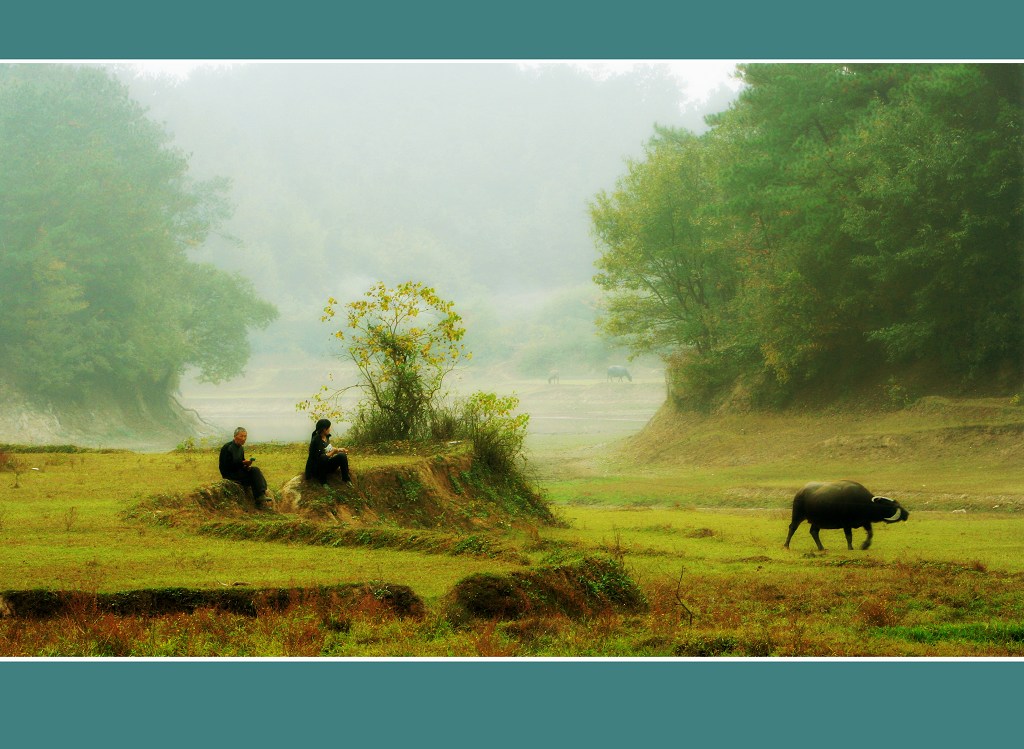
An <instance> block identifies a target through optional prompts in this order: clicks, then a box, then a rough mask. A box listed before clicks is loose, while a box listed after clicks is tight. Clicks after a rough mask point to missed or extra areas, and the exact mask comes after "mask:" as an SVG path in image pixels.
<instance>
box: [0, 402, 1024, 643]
mask: <svg viewBox="0 0 1024 749" xmlns="http://www.w3.org/2000/svg"><path fill="white" fill-rule="evenodd" d="M562 387H563V391H565V390H566V389H567V388H568V389H569V391H568V392H565V393H564V394H559V395H558V396H557V397H558V399H559V402H560V403H565V402H568V403H569V405H568V407H567V410H568V412H569V413H576V414H579V413H580V412H581V411H580V408H581V406H580V404H581V403H583V402H585V401H587V402H596V401H599V400H600V399H602V398H604V399H609V398H611V397H612V395H614V393H615V392H616V391H614V390H611V389H610V386H607V385H604V384H601V383H596V384H595V383H591V384H581V385H579V387H578V392H576V393H573V392H571V388H573V387H574V386H573V385H572V384H571V383H570V384H568V385H563V386H562ZM552 392H554V391H538V392H537V393H536V394H535V395H533V396H530V397H532V399H533V401H534V404H535V405H537V404H541V411H544V407H543V401H544V399H545V398H549V399H553V398H554V397H555V396H553V395H551V393H552ZM618 392H621V393H626V392H627V391H623V390H620V391H618ZM621 398H624V399H625V401H624V402H619V403H611V404H610V406H609V408H610V409H611V411H606V412H604V414H603V415H602V413H601V412H599V411H595V413H596V414H597V416H596V418H595V420H594V422H593V423H592V424H591V426H590V428H583V429H578V430H577V431H575V432H574V431H572V430H569V429H566V428H564V425H563V424H562V423H561V420H560V419H558V418H551V419H549V420H548V422H547V423H549V424H556V425H557V428H553V429H539V430H535V432H534V433H533V434H532V435H531V438H530V442H529V450H530V461H529V467H530V471H531V472H532V473H533V475H534V476H535V480H536V482H537V484H538V485H539V486H540V488H541V489H542V491H543V492H544V493H545V494H546V496H547V498H548V499H549V500H550V501H551V502H552V504H553V506H554V508H555V512H556V515H557V516H559V517H560V518H561V520H562V521H563V523H562V524H561V526H549V525H543V524H536V523H518V524H515V525H514V526H513V527H508V528H506V529H504V530H500V531H494V532H493V533H495V534H496V535H498V536H500V540H501V543H503V544H505V545H507V546H510V547H513V548H515V549H517V550H518V551H519V552H520V553H521V555H522V557H523V559H524V560H528V561H529V564H526V565H523V564H521V563H516V562H515V561H508V560H507V559H495V558H489V557H486V556H479V555H478V556H474V555H472V554H463V555H452V554H426V553H418V552H412V551H398V550H394V549H386V548H385V549H371V548H366V547H360V546H339V547H336V548H335V547H324V546H316V545H309V544H303V543H271V542H262V541H234V540H223V539H219V538H215V537H211V536H208V535H200V534H197V533H194V532H193V531H192V530H191V529H189V528H186V527H177V526H173V525H171V526H167V525H158V524H152V523H144V522H139V521H138V520H133V519H131V518H129V517H127V516H126V514H125V511H126V510H128V509H129V508H131V507H132V506H134V505H136V504H138V503H139V502H142V501H143V500H145V499H147V498H149V497H152V496H153V495H163V494H175V493H186V492H189V491H192V490H194V489H195V488H196V487H197V486H199V485H203V484H208V483H210V482H214V481H216V480H217V478H218V476H217V474H216V465H215V464H216V454H215V452H214V451H213V450H212V449H199V450H172V451H170V452H165V453H152V454H140V453H132V452H116V451H111V452H19V453H8V455H9V457H12V458H13V459H14V460H16V461H17V463H18V470H17V471H16V472H15V471H11V470H8V471H5V472H2V473H0V590H24V589H29V588H44V589H51V590H79V591H86V592H93V593H104V592H113V591H124V590H132V589H141V588H165V587H173V586H182V587H188V588H197V589H217V588H227V587H231V586H237V585H238V584H244V585H245V586H252V587H263V588H267V587H291V588H303V587H310V586H318V585H334V584H338V583H349V582H352V583H375V584H380V583H391V584H400V585H405V586H409V587H410V588H411V589H412V590H413V591H415V592H416V594H417V595H419V596H420V597H421V598H422V600H423V602H424V606H425V610H426V614H425V615H424V616H422V617H419V618H406V619H403V618H399V617H394V616H390V615H388V614H387V613H386V612H383V611H382V610H380V609H379V608H375V607H373V606H363V607H361V608H359V607H357V608H356V609H353V610H345V611H343V612H337V611H333V612H332V611H325V610H324V609H322V608H317V607H308V606H301V605H296V606H295V607H293V608H291V609H288V610H284V611H265V612H261V613H260V614H259V615H258V616H255V617H252V616H243V615H239V614H229V613H224V612H214V611H208V610H200V611H197V612H195V613H193V614H174V615H167V616H159V617H157V616H153V617H145V616H135V617H133V616H120V617H114V616H111V615H110V614H104V613H102V612H99V611H95V610H88V609H87V608H86V609H82V610H78V611H76V612H74V613H73V614H69V615H66V616H63V617H59V618H56V619H50V620H45V621H35V620H25V619H22V618H17V617H7V618H0V655H4V656H10V655H40V656H45V655H72V656H74V655H135V656H145V655H170V656H183V655H187V656H223V655H243V656H277V655H286V656H288V655H303V656H350V655H360V656H384V655H388V656H478V655H484V656H597V655H600V656H673V657H707V656H756V657H761V656H765V657H767V656H1001V657H1006V656H1019V655H1021V654H1024V554H1022V552H1024V515H1022V511H1024V477H1022V476H1021V472H1020V466H1021V465H1022V463H1021V457H1022V456H1021V448H1022V445H1024V440H1022V425H1024V412H1022V410H1021V409H1020V408H1019V407H1016V406H1012V405H1010V404H1009V403H1001V402H998V401H972V402H953V401H943V400H940V399H928V400H926V401H924V402H920V403H918V404H917V405H915V406H914V407H912V408H910V409H907V410H905V411H901V412H894V413H891V414H882V415H878V414H851V413H835V414H828V415H826V416H820V415H812V414H803V415H801V414H788V415H785V416H777V415H776V416H770V415H721V416H715V417H704V416H696V415H689V416H685V417H678V416H670V415H668V414H666V413H663V412H659V413H658V414H657V415H655V417H654V418H653V420H652V421H651V423H650V424H649V425H648V426H647V427H646V428H645V429H644V430H643V431H638V430H637V426H636V424H635V422H634V421H633V420H632V419H634V418H635V417H636V415H637V414H640V413H642V412H643V409H644V408H647V407H648V406H649V404H650V401H651V399H652V396H651V394H649V393H648V394H640V395H638V394H637V392H636V391H633V393H630V394H626V395H623V396H621ZM630 398H632V399H634V400H630ZM637 398H639V399H640V400H642V403H641V402H639V401H637V400H636V399H637ZM554 410H555V409H553V408H548V410H547V412H546V413H547V414H548V415H549V416H550V415H552V413H553V411H554ZM609 412H614V413H617V414H620V415H619V416H618V417H607V413H609ZM621 414H628V416H621ZM555 416H557V414H555ZM616 419H618V420H616ZM540 423H541V424H544V423H545V422H544V421H543V420H542V421H541V422H540ZM247 451H248V453H249V454H251V455H255V456H257V457H258V464H259V465H260V466H261V467H262V469H263V471H264V473H265V474H266V475H267V476H268V478H269V479H270V484H271V486H272V487H280V486H281V485H283V484H284V483H285V482H286V481H287V480H288V479H290V478H292V477H293V476H294V475H296V474H297V473H298V472H299V471H300V470H301V468H302V463H303V459H304V447H303V446H302V445H278V444H265V445H260V444H250V445H249V446H247ZM351 457H352V466H353V471H354V472H356V473H357V474H358V472H359V471H360V470H367V469H369V468H370V467H371V466H372V465H375V461H376V462H377V463H376V464H379V463H381V462H384V463H386V462H389V461H393V462H395V464H396V465H397V464H400V463H401V462H402V461H415V460H416V459H417V458H416V457H415V456H407V457H404V458H400V457H395V456H387V457H381V456H369V455H363V456H360V455H359V453H358V452H354V453H353V455H352V456H351ZM831 478H851V479H855V480H858V481H861V482H862V483H864V484H866V485H867V486H868V487H869V488H870V489H871V490H872V491H874V492H876V493H880V494H881V493H884V494H887V495H888V496H892V497H895V498H897V499H899V500H900V501H901V502H902V503H903V504H904V505H905V506H906V507H907V508H908V509H909V510H910V513H911V516H910V520H909V521H908V522H907V523H903V524H899V525H898V526H891V527H889V526H885V527H877V528H876V533H875V539H874V544H873V546H872V548H871V549H870V550H868V551H860V550H859V548H858V550H856V551H848V550H846V548H845V542H844V540H843V536H842V533H841V532H840V531H823V532H822V540H823V542H824V544H825V546H826V549H827V551H825V552H817V551H815V550H814V545H813V541H812V540H811V538H810V536H809V533H808V530H807V526H806V524H805V525H804V526H803V527H802V528H801V529H800V530H798V532H797V535H796V536H794V539H793V543H792V549H791V550H789V551H787V550H784V549H783V548H782V542H783V541H784V540H785V535H786V529H787V526H788V522H789V504H790V501H791V498H792V495H793V493H794V492H795V491H796V490H797V489H798V488H799V487H800V486H801V485H802V484H803V483H805V482H806V481H809V480H821V479H831ZM862 538H863V531H859V530H858V531H855V546H858V547H859V543H860V540H861V539H862ZM586 555H599V556H601V557H603V558H610V559H612V560H614V561H616V562H618V563H621V565H622V567H623V569H624V570H625V571H626V572H627V573H628V575H629V576H630V577H631V578H632V579H633V580H634V581H635V582H636V584H637V585H638V586H639V588H640V589H641V590H642V591H643V595H644V597H645V599H646V602H647V606H646V608H645V609H644V610H643V611H631V612H625V611H617V610H613V609H609V610H606V611H596V612H591V613H590V614H589V615H587V616H582V617H581V616H567V615H564V614H550V613H545V614H542V613H541V612H536V613H532V614H529V615H526V616H521V617H518V618H516V619H512V620H501V619H493V618H492V619H480V620H477V621H473V622H469V623H465V622H454V621H453V620H452V618H451V617H450V616H448V615H447V612H448V609H447V606H448V605H449V603H450V600H451V591H452V589H453V588H454V587H455V586H456V585H457V584H458V583H459V582H460V581H461V580H464V579H466V578H467V577H469V576H472V575H477V574H481V573H489V574H492V575H498V576H505V577H507V576H509V575H515V574H519V572H521V571H524V570H531V569H534V570H535V569H543V568H546V567H550V566H552V565H558V564H562V563H564V562H565V561H566V560H573V559H579V558H580V557H581V556H586Z"/></svg>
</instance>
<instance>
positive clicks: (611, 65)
mask: <svg viewBox="0 0 1024 749" xmlns="http://www.w3.org/2000/svg"><path fill="white" fill-rule="evenodd" d="M250 62H254V61H248V60H239V61H231V62H227V61H215V60H210V61H206V60H147V61H142V62H132V63H130V64H131V65H132V66H133V67H135V68H136V69H137V70H138V71H139V72H140V74H156V75H167V76H171V77H173V78H177V79H179V80H184V79H185V78H187V77H188V74H189V72H191V71H192V70H193V69H195V68H197V67H200V66H208V65H210V66H217V65H237V64H247V63H250ZM268 62H277V61H268ZM313 62H320V61H309V62H307V61H304V60H296V61H291V63H290V64H295V65H302V64H310V63H313ZM372 62H376V61H368V63H370V64H372ZM380 62H387V61H383V60H382V61H380ZM396 62H402V63H408V64H427V65H429V64H431V62H428V61H417V60H411V61H406V60H399V61H396ZM438 62H452V61H451V60H440V61H438ZM454 62H462V61H461V60H456V61H454ZM471 62H476V61H471ZM485 62H486V61H485ZM495 62H499V63H500V62H518V63H519V64H520V65H523V66H525V67H541V66H545V65H574V66H576V67H580V68H583V69H584V70H586V71H588V72H589V73H590V74H591V75H593V76H595V77H598V78H605V77H608V76H610V75H615V74H616V73H620V72H625V71H627V70H630V69H631V68H634V67H637V66H639V65H644V66H651V67H661V66H665V67H667V68H669V69H670V70H671V71H672V74H673V76H674V77H675V79H676V80H677V81H678V83H679V91H680V93H681V94H682V99H683V100H682V102H681V104H687V103H699V102H702V101H706V100H707V98H708V96H709V95H710V94H711V92H712V91H714V90H715V89H717V88H718V87H719V86H723V85H725V86H728V87H729V88H731V89H733V90H734V91H736V90H739V89H740V87H741V85H742V84H741V83H740V82H739V81H738V80H736V79H735V78H734V77H733V75H732V74H733V72H734V71H735V69H736V64H737V62H738V61H737V60H578V61H552V60H539V61H528V60H497V61H495ZM338 64H362V63H353V62H347V61H341V62H339V63H338Z"/></svg>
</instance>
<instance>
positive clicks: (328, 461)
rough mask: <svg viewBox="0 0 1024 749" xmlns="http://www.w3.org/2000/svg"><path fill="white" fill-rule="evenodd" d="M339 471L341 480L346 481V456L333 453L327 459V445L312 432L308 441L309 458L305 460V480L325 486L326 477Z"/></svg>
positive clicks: (347, 478)
mask: <svg viewBox="0 0 1024 749" xmlns="http://www.w3.org/2000/svg"><path fill="white" fill-rule="evenodd" d="M339 469H340V470H341V480H342V481H348V480H349V477H348V456H347V455H346V454H345V453H335V454H334V455H332V456H331V457H329V458H328V457H327V443H326V442H324V440H323V437H321V436H320V435H319V434H318V433H317V432H313V436H312V438H311V439H310V440H309V457H308V458H306V478H307V479H310V480H311V481H319V482H320V483H321V484H326V483H327V477H328V476H330V475H331V474H332V473H334V472H335V471H337V470H339Z"/></svg>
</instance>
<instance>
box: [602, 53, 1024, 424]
mask: <svg viewBox="0 0 1024 749" xmlns="http://www.w3.org/2000/svg"><path fill="white" fill-rule="evenodd" d="M740 73H741V75H742V78H743V80H744V81H745V82H746V84H747V88H746V89H745V90H744V91H743V93H742V94H741V95H740V97H739V99H738V100H737V101H736V102H735V103H734V104H733V106H732V107H731V108H730V109H729V110H728V111H725V112H723V113H721V114H718V115H713V116H711V117H709V118H708V122H709V124H710V125H711V126H712V127H711V130H709V131H708V132H706V133H704V134H703V135H700V136H697V135H694V134H692V133H689V132H687V131H685V130H676V129H667V128H659V129H657V131H656V134H655V136H654V137H653V138H652V139H651V140H650V142H649V143H648V146H647V149H646V156H645V158H644V159H643V160H640V161H636V162H631V163H630V164H629V166H628V172H627V174H626V175H625V176H623V177H622V178H621V179H620V180H619V182H618V184H617V187H616V189H615V191H614V192H612V193H610V194H609V193H604V192H602V193H600V194H598V195H597V196H596V198H595V199H594V200H593V201H592V204H591V218H592V222H593V228H594V233H595V235H596V238H597V240H598V242H599V245H600V248H601V257H600V259H599V260H598V263H597V265H598V270H599V273H598V275H597V276H596V278H595V280H596V281H597V283H598V284H599V286H600V287H602V288H603V290H604V291H605V293H606V309H605V314H604V316H603V318H602V322H601V324H602V327H603V330H604V331H605V332H606V333H608V334H610V335H612V336H616V337H621V338H623V339H624V340H626V341H627V342H628V344H629V346H630V348H631V350H632V351H634V352H636V353H639V352H649V351H657V352H660V353H661V354H662V355H663V356H665V357H666V358H667V359H668V360H669V361H670V363H671V367H670V370H671V377H672V383H671V384H672V389H673V393H674V395H675V399H676V401H677V403H678V404H679V405H684V406H699V407H709V406H714V405H716V404H720V403H723V402H735V403H738V404H742V405H747V406H755V407H765V406H769V407H770V406H780V405H785V404H790V403H793V402H794V401H796V400H799V399H800V398H803V397H806V396H813V397H815V398H816V399H819V400H820V399H822V398H826V399H835V398H843V397H858V398H860V397H864V396H865V395H868V394H871V393H877V394H885V393H886V392H888V394H889V395H899V396H900V397H904V396H906V395H907V394H908V393H911V392H913V391H914V389H915V388H920V389H921V390H922V391H924V390H925V389H927V390H928V391H930V392H946V393H956V392H970V391H973V392H979V391H987V392H1016V391H1015V390H1014V389H1015V388H1020V387H1021V385H1022V382H1024V375H1022V361H1024V358H1022V357H1024V319H1022V317H1024V315H1022V308H1024V304H1022V300H1024V283H1022V269H1024V224H1022V220H1024V216H1022V212H1024V201H1022V180H1024V152H1022V127H1024V66H1021V65H1019V64H857V65H844V64H838V63H837V64H750V65H743V66H740Z"/></svg>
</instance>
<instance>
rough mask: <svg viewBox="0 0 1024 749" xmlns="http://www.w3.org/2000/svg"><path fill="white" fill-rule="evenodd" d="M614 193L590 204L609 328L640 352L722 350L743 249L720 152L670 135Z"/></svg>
mask: <svg viewBox="0 0 1024 749" xmlns="http://www.w3.org/2000/svg"><path fill="white" fill-rule="evenodd" d="M645 156H646V158H645V159H643V160H639V161H631V162H629V164H628V167H629V171H628V173H627V174H626V175H625V176H624V177H622V178H621V179H620V180H619V182H618V185H617V187H616V189H615V191H614V192H612V193H610V194H609V193H605V192H602V193H599V194H598V195H597V197H596V198H595V200H594V201H593V202H592V203H591V206H590V215H591V219H592V222H593V230H594V234H595V236H596V238H597V240H598V242H599V246H600V248H601V254H600V257H599V258H598V260H597V263H596V265H597V269H598V271H599V272H598V274H597V275H596V276H595V279H594V280H595V281H596V282H597V284H598V285H599V286H600V287H601V288H602V289H603V290H604V291H605V292H606V303H605V314H604V315H603V317H602V318H601V321H600V324H601V327H602V328H603V330H604V331H605V332H606V333H607V334H609V335H611V336H613V337H617V338H619V339H620V340H622V341H624V342H625V343H626V344H627V345H628V346H629V347H630V349H631V351H632V352H633V353H634V354H642V353H648V352H656V353H662V354H664V353H669V352H671V351H673V350H675V349H678V348H680V347H688V346H692V347H694V348H696V349H697V351H698V352H701V353H706V352H708V351H710V350H711V349H713V348H714V346H715V344H716V342H717V339H718V333H719V326H720V323H721V318H722V314H723V311H724V309H725V307H726V305H727V304H728V302H729V300H730V299H731V298H732V295H733V293H734V289H735V273H734V270H735V267H736V261H735V257H734V255H733V248H734V245H733V243H732V242H731V241H729V237H730V231H729V227H728V223H727V222H723V221H722V216H721V214H720V211H719V206H720V204H721V200H720V197H719V194H718V181H717V179H716V160H715V152H714V150H713V149H712V148H711V147H709V146H708V144H707V142H706V141H705V140H704V139H702V138H699V137H697V136H696V135H693V134H692V133H689V132H687V131H685V130H671V129H665V128H661V129H659V130H658V131H657V134H656V135H655V137H654V138H652V139H651V140H650V141H649V143H648V144H647V146H646V149H645Z"/></svg>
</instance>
